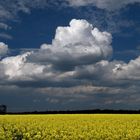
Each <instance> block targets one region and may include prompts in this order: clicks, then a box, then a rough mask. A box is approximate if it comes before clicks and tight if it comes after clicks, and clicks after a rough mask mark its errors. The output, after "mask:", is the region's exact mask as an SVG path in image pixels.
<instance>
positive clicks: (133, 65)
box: [113, 56, 140, 80]
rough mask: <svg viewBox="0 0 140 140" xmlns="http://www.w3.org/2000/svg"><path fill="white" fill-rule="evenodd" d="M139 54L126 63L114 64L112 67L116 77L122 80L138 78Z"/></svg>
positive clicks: (139, 76) (139, 75) (139, 74)
mask: <svg viewBox="0 0 140 140" xmlns="http://www.w3.org/2000/svg"><path fill="white" fill-rule="evenodd" d="M139 69H140V56H139V57H138V58H136V59H135V60H131V61H130V62H129V63H128V64H126V63H123V64H116V67H115V68H114V69H113V71H114V74H115V75H116V77H117V78H118V79H123V80H140V71H139Z"/></svg>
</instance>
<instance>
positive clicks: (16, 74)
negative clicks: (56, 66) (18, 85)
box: [1, 52, 43, 80]
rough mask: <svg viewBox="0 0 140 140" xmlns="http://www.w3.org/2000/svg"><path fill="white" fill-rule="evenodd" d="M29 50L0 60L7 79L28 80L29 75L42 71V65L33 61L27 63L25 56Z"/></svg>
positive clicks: (28, 53)
mask: <svg viewBox="0 0 140 140" xmlns="http://www.w3.org/2000/svg"><path fill="white" fill-rule="evenodd" d="M28 55H30V52H27V53H24V54H22V55H18V56H14V57H6V58H4V59H3V60H2V61H1V64H3V66H4V69H5V75H7V76H8V79H9V80H27V79H28V80H30V79H32V78H31V76H33V75H38V74H40V73H42V71H43V66H40V65H38V64H34V63H27V62H26V60H27V56H28Z"/></svg>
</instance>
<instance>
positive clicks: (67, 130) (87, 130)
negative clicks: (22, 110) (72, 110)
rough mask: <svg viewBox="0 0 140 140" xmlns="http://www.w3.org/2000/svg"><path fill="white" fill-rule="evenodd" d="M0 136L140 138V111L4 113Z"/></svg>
mask: <svg viewBox="0 0 140 140" xmlns="http://www.w3.org/2000/svg"><path fill="white" fill-rule="evenodd" d="M0 140H140V115H126V114H124V115H119V114H114V115H112V114H100V115H99V114H93V115H84V114H80V115H67V114H66V115H1V116H0Z"/></svg>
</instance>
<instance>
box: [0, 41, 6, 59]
mask: <svg viewBox="0 0 140 140" xmlns="http://www.w3.org/2000/svg"><path fill="white" fill-rule="evenodd" d="M7 52H8V45H6V44H5V43H3V42H0V58H1V57H2V56H4V55H6V54H7Z"/></svg>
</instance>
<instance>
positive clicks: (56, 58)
mask: <svg viewBox="0 0 140 140" xmlns="http://www.w3.org/2000/svg"><path fill="white" fill-rule="evenodd" d="M111 40H112V36H111V34H109V33H108V32H100V31H99V30H98V29H97V28H93V26H92V25H91V24H89V23H88V22H87V21H86V20H76V19H73V20H72V21H71V22H70V26H68V27H58V28H57V29H56V35H55V38H54V40H53V42H52V44H51V45H47V44H43V45H42V46H41V50H40V51H39V52H38V53H37V54H36V53H34V54H33V55H31V57H32V58H31V59H32V60H36V59H38V61H42V62H46V61H49V62H50V63H51V64H52V65H53V66H54V68H56V69H61V70H62V69H63V70H64V69H65V70H73V69H74V68H75V66H80V65H87V64H93V63H95V62H98V61H100V60H102V59H108V58H110V57H111V55H112V47H111ZM42 54H43V55H42ZM36 56H37V57H36Z"/></svg>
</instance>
